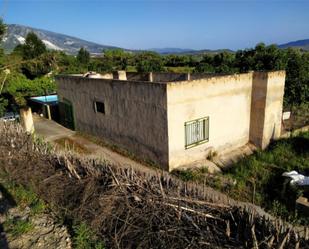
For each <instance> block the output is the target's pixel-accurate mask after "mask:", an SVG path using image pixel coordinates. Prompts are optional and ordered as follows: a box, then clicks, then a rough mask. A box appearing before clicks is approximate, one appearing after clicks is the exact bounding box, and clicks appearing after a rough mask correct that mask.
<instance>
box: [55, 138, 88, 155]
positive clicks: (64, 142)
mask: <svg viewBox="0 0 309 249" xmlns="http://www.w3.org/2000/svg"><path fill="white" fill-rule="evenodd" d="M54 143H55V144H56V148H57V146H60V147H61V148H64V149H65V150H68V151H73V152H76V153H78V154H86V155H88V154H91V151H90V150H88V149H87V148H86V147H85V146H83V145H82V144H80V143H78V142H76V141H75V140H73V139H71V138H68V137H66V138H60V139H57V140H55V141H54Z"/></svg>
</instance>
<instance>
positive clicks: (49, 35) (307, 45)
mask: <svg viewBox="0 0 309 249" xmlns="http://www.w3.org/2000/svg"><path fill="white" fill-rule="evenodd" d="M29 32H34V33H35V34H37V36H38V37H39V38H40V39H41V40H42V41H43V42H44V44H45V45H46V47H47V48H48V49H52V50H61V51H64V52H66V53H69V54H76V53H77V52H78V50H79V49H80V48H81V47H84V48H85V49H87V50H88V51H89V52H90V53H91V54H93V55H96V54H101V53H102V51H103V50H105V49H116V48H118V47H115V46H109V45H102V44H98V43H95V42H90V41H86V40H82V39H79V38H76V37H72V36H68V35H64V34H59V33H56V32H51V31H47V30H43V29H37V28H32V27H27V26H23V25H18V24H9V25H7V32H6V35H5V36H4V38H3V41H2V47H3V48H4V50H5V51H6V52H11V51H12V50H13V49H14V48H15V47H16V46H17V45H18V44H23V43H24V42H25V38H26V36H27V34H28V33H29ZM278 47H279V48H288V47H297V48H301V49H303V50H307V51H309V39H307V40H299V41H293V42H289V43H285V44H281V45H278ZM124 50H126V51H132V52H138V51H141V50H130V49H124ZM148 50H149V51H154V52H157V53H160V54H205V53H220V52H222V51H228V52H233V51H232V50H229V49H219V50H209V49H204V50H195V49H182V48H152V49H148Z"/></svg>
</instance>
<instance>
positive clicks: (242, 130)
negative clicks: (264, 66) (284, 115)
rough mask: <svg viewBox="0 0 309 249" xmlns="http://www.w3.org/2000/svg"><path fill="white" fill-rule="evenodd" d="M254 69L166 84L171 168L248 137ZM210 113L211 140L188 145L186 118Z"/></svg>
mask: <svg viewBox="0 0 309 249" xmlns="http://www.w3.org/2000/svg"><path fill="white" fill-rule="evenodd" d="M252 77H253V74H252V73H248V74H237V75H229V76H218V77H209V78H207V79H199V80H192V81H183V82H175V83H169V84H168V86H167V105H168V136H169V164H170V169H169V170H172V169H173V168H176V167H178V166H180V165H184V164H189V163H192V162H194V161H197V160H202V159H205V158H206V156H207V154H208V153H209V150H211V149H212V150H214V151H217V152H219V151H223V150H226V149H231V148H237V147H239V146H242V145H244V144H246V143H247V142H248V141H249V128H250V111H251V90H252ZM207 116H208V117H209V142H207V143H204V144H201V145H198V146H196V147H193V148H190V149H185V129H184V124H185V122H187V121H190V120H194V119H197V118H203V117H207Z"/></svg>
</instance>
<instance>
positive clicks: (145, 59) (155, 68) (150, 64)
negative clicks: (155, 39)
mask: <svg viewBox="0 0 309 249" xmlns="http://www.w3.org/2000/svg"><path fill="white" fill-rule="evenodd" d="M136 61H137V62H136V68H137V70H138V71H139V72H162V71H164V64H163V60H162V58H161V56H160V55H159V54H157V53H154V52H143V53H140V54H137V55H136Z"/></svg>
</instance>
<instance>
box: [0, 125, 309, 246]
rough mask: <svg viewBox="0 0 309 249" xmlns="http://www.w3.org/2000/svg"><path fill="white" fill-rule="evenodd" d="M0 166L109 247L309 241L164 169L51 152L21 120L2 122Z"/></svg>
mask: <svg viewBox="0 0 309 249" xmlns="http://www.w3.org/2000/svg"><path fill="white" fill-rule="evenodd" d="M0 170H1V171H4V172H6V173H7V177H10V178H11V179H12V180H14V181H16V182H17V183H19V184H23V185H25V186H27V187H29V188H31V189H32V190H33V191H35V192H36V193H37V194H38V195H39V196H40V198H41V199H43V200H45V201H46V202H48V203H49V204H50V206H51V207H52V208H53V209H54V210H56V211H57V213H58V214H60V215H65V217H66V218H68V219H72V220H77V219H78V220H81V221H84V222H87V224H88V225H89V226H91V228H92V229H93V230H94V231H96V232H97V234H98V235H99V236H101V238H102V239H104V240H105V243H106V245H107V247H108V248H309V245H308V244H309V243H308V239H309V238H308V237H309V229H308V228H299V227H298V228H295V227H292V226H291V225H288V224H283V223H282V222H281V221H280V220H276V219H275V218H273V217H271V216H270V215H268V214H267V213H265V212H264V211H263V210H261V209H259V208H258V207H256V206H253V205H251V204H247V203H241V202H236V201H234V200H231V199H229V198H228V197H227V196H225V195H224V194H222V193H219V192H217V191H215V190H213V189H211V188H208V187H206V186H200V185H197V184H194V183H184V182H182V181H180V180H179V179H176V178H174V177H172V176H170V175H169V174H168V173H165V172H160V171H158V172H157V173H145V172H139V171H136V170H133V169H131V168H117V167H115V166H112V165H108V164H106V163H103V162H96V161H92V160H83V159H81V158H78V157H77V156H73V155H67V156H63V155H56V154H55V153H54V152H52V151H50V147H49V146H48V145H46V144H45V143H42V142H40V141H39V140H37V139H34V138H33V137H32V136H30V135H27V134H25V133H24V132H23V130H22V129H21V127H19V126H18V125H12V124H4V123H0Z"/></svg>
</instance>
